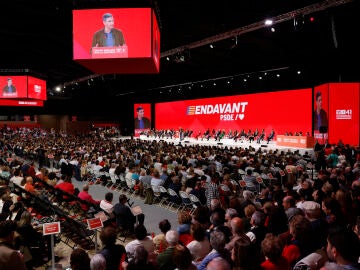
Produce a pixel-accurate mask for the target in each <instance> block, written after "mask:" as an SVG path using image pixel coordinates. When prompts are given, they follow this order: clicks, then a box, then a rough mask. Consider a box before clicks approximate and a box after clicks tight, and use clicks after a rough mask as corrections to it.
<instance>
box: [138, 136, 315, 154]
mask: <svg viewBox="0 0 360 270" xmlns="http://www.w3.org/2000/svg"><path fill="white" fill-rule="evenodd" d="M135 139H140V140H144V141H153V140H156V141H165V142H168V143H174V144H181V145H182V146H186V145H207V146H217V147H221V148H224V147H237V148H240V147H242V148H249V147H250V146H251V147H253V148H255V150H256V151H257V150H258V149H259V148H261V149H262V150H270V149H271V150H276V149H279V150H282V151H288V150H290V151H292V152H294V151H296V150H298V151H299V153H300V154H301V155H303V154H304V153H305V152H308V153H309V155H313V153H314V149H313V148H298V147H288V146H279V145H276V140H272V141H270V142H269V144H267V141H262V142H261V143H257V142H256V141H255V142H251V143H250V142H249V141H248V140H238V141H236V142H235V141H234V140H233V139H221V140H220V141H215V140H214V139H213V138H211V139H209V140H207V139H204V140H201V139H199V140H197V139H195V138H184V139H183V140H180V139H179V138H172V139H171V138H159V137H156V138H155V137H152V136H149V137H148V136H146V135H140V137H138V138H135Z"/></svg>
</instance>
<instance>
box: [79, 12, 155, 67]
mask: <svg viewBox="0 0 360 270" xmlns="http://www.w3.org/2000/svg"><path fill="white" fill-rule="evenodd" d="M151 15H152V10H151V8H109V9H86V10H73V56H74V57H73V58H74V60H81V59H106V58H139V57H140V58H141V57H151V52H152V51H151V48H152V35H151V32H152V26H151V19H152V18H151Z"/></svg>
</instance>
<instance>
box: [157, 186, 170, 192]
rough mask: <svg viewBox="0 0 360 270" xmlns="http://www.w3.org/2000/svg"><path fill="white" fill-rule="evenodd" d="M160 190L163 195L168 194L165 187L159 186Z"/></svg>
mask: <svg viewBox="0 0 360 270" xmlns="http://www.w3.org/2000/svg"><path fill="white" fill-rule="evenodd" d="M159 190H160V192H161V193H168V192H167V190H166V188H165V187H163V186H159Z"/></svg>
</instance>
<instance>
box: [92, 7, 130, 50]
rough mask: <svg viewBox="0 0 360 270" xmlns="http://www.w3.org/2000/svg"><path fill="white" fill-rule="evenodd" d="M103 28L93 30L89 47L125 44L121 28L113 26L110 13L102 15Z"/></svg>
mask: <svg viewBox="0 0 360 270" xmlns="http://www.w3.org/2000/svg"><path fill="white" fill-rule="evenodd" d="M102 20H103V24H104V28H102V29H100V30H99V31H97V32H95V34H94V36H93V40H92V46H91V47H114V46H123V45H125V39H124V35H123V33H122V31H121V30H119V29H116V28H114V17H113V15H112V14H111V13H105V14H104V15H103V16H102Z"/></svg>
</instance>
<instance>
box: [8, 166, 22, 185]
mask: <svg viewBox="0 0 360 270" xmlns="http://www.w3.org/2000/svg"><path fill="white" fill-rule="evenodd" d="M23 179H24V177H23V176H22V172H21V169H20V168H17V169H15V170H14V176H13V177H11V178H10V182H12V183H14V184H15V185H18V186H19V187H21V186H22V184H21V182H22V180H23Z"/></svg>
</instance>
